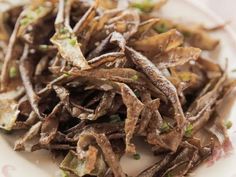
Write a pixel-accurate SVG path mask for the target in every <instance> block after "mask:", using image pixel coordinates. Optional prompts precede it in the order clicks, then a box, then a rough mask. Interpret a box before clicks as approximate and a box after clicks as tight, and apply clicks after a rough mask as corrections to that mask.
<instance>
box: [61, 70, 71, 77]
mask: <svg viewBox="0 0 236 177" xmlns="http://www.w3.org/2000/svg"><path fill="white" fill-rule="evenodd" d="M63 75H64V76H65V77H69V76H71V75H70V73H68V72H66V71H64V72H63Z"/></svg>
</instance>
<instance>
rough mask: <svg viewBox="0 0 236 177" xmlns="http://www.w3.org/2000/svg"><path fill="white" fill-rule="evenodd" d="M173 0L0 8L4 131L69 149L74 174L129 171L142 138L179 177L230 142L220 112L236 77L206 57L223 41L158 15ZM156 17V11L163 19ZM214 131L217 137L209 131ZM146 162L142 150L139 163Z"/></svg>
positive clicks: (44, 1) (165, 170) (147, 175)
mask: <svg viewBox="0 0 236 177" xmlns="http://www.w3.org/2000/svg"><path fill="white" fill-rule="evenodd" d="M164 4H165V1H163V0H161V1H158V2H152V1H150V0H144V1H142V2H141V1H140V2H139V1H135V2H125V1H124V0H122V1H114V0H113V1H112V0H101V1H91V2H90V1H83V0H59V1H57V0H34V1H30V3H28V4H25V5H19V6H11V5H9V8H8V9H7V10H5V11H4V12H2V13H1V14H0V62H1V85H0V86H1V93H0V128H1V129H3V130H5V131H8V132H10V131H12V132H15V134H17V132H19V131H20V132H22V130H23V131H25V132H26V133H25V134H24V135H23V136H22V137H21V138H20V139H19V140H17V141H16V142H15V147H14V149H15V150H16V151H24V150H27V147H28V145H27V144H29V142H31V141H32V140H34V142H35V143H34V144H33V146H30V149H29V150H30V151H37V150H41V149H47V150H49V151H51V152H52V153H56V154H60V155H62V156H63V157H64V160H63V161H62V162H61V164H60V168H61V169H63V170H64V171H65V172H66V173H68V174H69V173H71V174H73V175H76V176H81V177H82V176H99V177H103V176H106V177H112V176H114V177H125V176H127V175H128V174H125V172H123V170H122V168H121V165H120V162H119V160H120V158H121V157H122V156H123V155H128V156H132V155H136V157H137V155H138V152H137V151H136V146H135V141H134V137H139V138H141V139H143V141H144V142H146V143H148V144H149V146H150V151H153V154H154V155H159V156H160V157H161V160H160V161H158V162H156V164H153V165H152V166H151V167H149V168H148V169H144V170H143V172H141V173H140V174H139V175H138V177H154V176H155V177H167V176H168V177H169V176H171V177H172V176H173V177H174V176H176V177H182V176H185V175H186V174H188V173H189V172H191V171H192V170H193V169H194V168H195V167H196V166H198V165H199V164H202V162H203V161H205V160H206V159H208V158H209V157H211V156H212V154H213V153H214V150H215V149H217V148H222V149H223V150H224V145H225V144H229V138H228V135H227V132H226V130H227V125H229V124H225V121H224V118H222V117H220V116H219V113H218V111H219V110H220V108H221V105H222V103H223V104H225V102H224V97H225V96H226V95H227V94H229V93H230V92H231V91H232V89H233V87H234V85H235V81H234V80H231V79H229V78H228V77H227V74H226V72H225V70H226V69H227V66H226V67H225V68H223V69H222V68H221V67H220V66H219V65H218V64H216V63H215V62H214V61H212V60H209V59H205V58H203V57H202V56H201V51H202V50H205V51H210V50H213V49H214V48H215V47H216V46H217V45H218V44H219V41H218V40H216V39H212V38H211V37H210V36H209V35H208V30H207V29H205V28H202V27H200V26H195V27H190V26H189V25H184V24H178V23H175V22H173V21H171V20H168V19H164V18H158V11H159V10H160V8H161V7H162V6H163V5H164ZM154 14H155V15H154ZM206 137H209V138H206ZM140 160H142V158H141V159H140Z"/></svg>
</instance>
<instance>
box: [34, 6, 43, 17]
mask: <svg viewBox="0 0 236 177" xmlns="http://www.w3.org/2000/svg"><path fill="white" fill-rule="evenodd" d="M43 10H44V7H43V6H39V7H37V8H36V9H35V13H36V14H38V15H39V14H41V13H42V12H43Z"/></svg>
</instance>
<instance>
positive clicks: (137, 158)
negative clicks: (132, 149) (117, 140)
mask: <svg viewBox="0 0 236 177" xmlns="http://www.w3.org/2000/svg"><path fill="white" fill-rule="evenodd" d="M133 158H134V159H135V160H139V159H141V156H140V154H138V153H136V154H134V155H133Z"/></svg>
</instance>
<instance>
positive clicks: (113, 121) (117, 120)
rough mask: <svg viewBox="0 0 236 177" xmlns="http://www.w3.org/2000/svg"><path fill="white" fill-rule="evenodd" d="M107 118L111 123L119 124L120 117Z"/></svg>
mask: <svg viewBox="0 0 236 177" xmlns="http://www.w3.org/2000/svg"><path fill="white" fill-rule="evenodd" d="M109 118H110V122H111V123H117V122H121V119H120V116H119V115H118V114H114V115H111V116H110V117H109Z"/></svg>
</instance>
